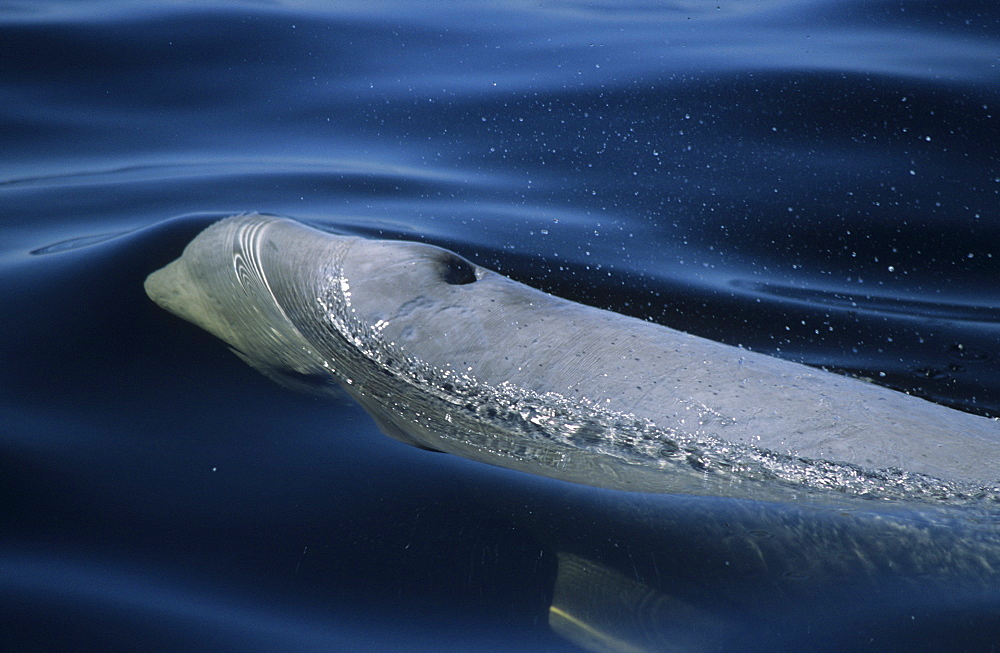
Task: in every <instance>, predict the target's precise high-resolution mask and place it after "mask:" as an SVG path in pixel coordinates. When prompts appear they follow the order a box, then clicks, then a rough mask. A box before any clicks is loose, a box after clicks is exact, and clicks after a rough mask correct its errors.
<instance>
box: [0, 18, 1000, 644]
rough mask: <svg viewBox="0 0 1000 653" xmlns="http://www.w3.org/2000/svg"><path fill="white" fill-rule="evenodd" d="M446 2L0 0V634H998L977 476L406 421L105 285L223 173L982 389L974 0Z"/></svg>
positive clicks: (848, 355)
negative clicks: (527, 469) (710, 458)
mask: <svg viewBox="0 0 1000 653" xmlns="http://www.w3.org/2000/svg"><path fill="white" fill-rule="evenodd" d="M486 4H487V3H478V2H440V3H439V2H430V1H424V2H398V3H397V2H380V1H377V0H373V1H368V2H357V3H355V2H340V3H324V2H310V1H308V0H302V1H300V2H294V1H293V2H276V3H260V2H250V1H247V2H242V3H241V2H214V3H184V2H141V3H140V2H135V3H131V2H99V1H95V2H86V3H83V2H45V1H37V0H33V1H27V0H23V1H16V0H15V1H10V0H8V1H7V2H4V3H3V4H2V5H0V284H2V285H0V288H2V290H0V316H2V318H0V349H2V353H0V361H2V362H0V501H2V504H0V510H2V511H0V649H4V650H11V651H28V650H101V651H112V650H122V651H125V650H164V651H168V650H234V651H250V650H262V651H266V650H274V651H289V650H324V651H329V650H366V651H369V650H384V651H390V650H392V651H396V650H413V651H439V650H470V651H471V650H474V651H507V650H545V651H580V650H591V651H607V650H651V651H652V650H677V651H751V650H753V651H764V650H797V651H843V650H872V651H887V650H892V651H895V650H908V651H914V650H927V651H945V650H947V651H990V650H997V648H1000V515H998V514H996V513H991V512H989V511H985V512H984V511H980V510H977V511H971V510H970V511H963V510H961V509H951V510H945V511H938V510H931V509H927V510H922V509H911V508H905V509H904V508H900V509H889V510H886V509H885V508H884V507H879V506H876V507H874V509H872V510H869V509H868V508H866V507H864V506H859V507H858V508H856V509H845V510H839V511H834V510H828V509H818V508H815V507H809V506H798V505H771V504H764V503H753V502H740V501H731V500H716V499H703V498H694V497H669V496H668V497H650V496H642V495H633V494H627V493H616V492H610V491H602V490H597V489H592V488H584V487H578V486H573V485H569V484H566V483H561V482H557V481H551V480H547V479H541V478H533V477H530V476H527V475H524V474H519V473H515V472H511V471H506V470H501V469H496V468H492V467H487V466H484V465H479V464H475V463H472V462H468V461H464V460H461V459H458V458H456V457H452V456H446V455H441V454H432V453H429V452H424V451H420V450H417V449H414V448H410V447H408V446H406V445H404V444H401V443H398V442H396V441H394V440H391V439H389V438H386V437H384V436H382V435H381V434H380V433H379V432H378V431H377V429H376V428H375V426H374V425H373V424H372V422H371V421H370V420H369V419H368V418H367V416H366V415H365V414H364V413H363V412H362V411H361V410H360V409H359V408H358V407H356V406H355V405H353V404H351V403H349V402H347V401H346V400H345V402H344V403H342V404H337V403H331V402H324V401H318V400H316V399H313V398H310V397H302V396H298V395H295V394H292V393H290V392H288V391H286V390H284V389H282V388H280V387H277V386H274V385H272V384H271V383H270V382H269V381H267V380H266V379H264V378H263V377H261V376H259V375H258V374H257V373H256V372H254V371H253V370H251V369H250V368H248V367H246V366H245V365H244V364H243V363H242V362H240V361H239V360H237V359H236V358H235V357H234V356H232V355H231V354H230V353H229V352H228V351H227V350H226V349H225V347H224V346H222V344H221V343H219V342H217V341H215V340H214V339H212V337H211V336H209V335H207V334H206V333H204V332H201V331H199V330H198V329H196V328H195V327H192V326H190V325H188V324H186V323H182V322H181V321H179V320H178V319H176V318H174V317H172V316H170V315H169V314H167V313H165V312H164V311H162V310H160V309H159V308H157V307H156V306H155V305H153V304H152V302H150V301H149V300H148V299H147V298H146V297H145V295H144V293H143V290H142V281H143V279H144V278H145V276H146V275H147V274H148V273H149V272H151V271H152V270H154V269H156V268H158V267H159V266H161V265H163V264H164V263H166V262H167V261H169V260H171V259H173V258H175V257H176V256H177V255H178V254H179V253H180V250H181V248H182V247H183V246H184V244H185V243H186V242H187V241H188V240H190V239H191V238H192V237H193V236H194V235H195V234H196V233H197V232H198V231H199V230H200V229H202V228H204V227H205V226H206V225H208V224H210V223H211V222H212V221H213V220H215V219H217V218H219V217H222V216H225V215H229V214H232V213H237V212H243V211H254V210H256V211H263V212H270V213H277V214H282V215H287V216H290V217H294V218H297V219H300V220H304V221H307V222H310V223H312V224H315V225H317V226H320V227H323V228H326V229H329V230H333V231H338V232H344V233H356V234H364V235H377V236H382V237H391V238H397V237H398V238H409V239H417V240H423V241H427V242H433V243H436V244H439V245H443V246H446V247H449V248H451V249H454V250H456V251H458V252H460V253H462V254H463V255H465V256H467V257H468V258H470V259H472V260H474V261H475V262H477V263H480V264H482V265H485V266H487V267H491V268H494V269H497V270H499V271H501V272H503V273H505V274H507V275H509V276H511V277H514V278H516V279H518V280H520V281H523V282H525V283H529V284H531V285H534V286H536V287H540V288H543V289H545V290H548V291H550V292H553V293H555V294H558V295H561V296H564V297H568V298H571V299H575V300H578V301H582V302H586V303H590V304H594V305H597V306H600V307H602V308H608V309H612V310H615V311H619V312H623V313H627V314H631V315H635V316H639V317H642V318H647V319H650V320H654V321H657V322H661V323H663V324H667V325H670V326H673V327H675V328H679V329H683V330H687V331H690V332H693V333H697V334H700V335H704V336H706V337H710V338H713V339H717V340H721V341H724V342H728V343H731V344H740V345H743V346H745V347H749V348H752V349H755V350H758V351H763V352H767V353H772V354H775V355H779V356H782V357H785V358H789V359H792V360H797V361H802V362H806V363H810V364H814V365H820V366H824V367H826V368H828V369H833V370H838V371H843V372H846V373H850V374H855V375H859V376H862V377H865V378H870V379H872V380H874V381H875V382H878V383H883V384H886V385H889V386H891V387H893V388H897V389H900V390H904V391H907V392H910V393H913V394H917V395H920V396H923V397H926V398H930V399H932V400H935V401H938V402H941V403H944V404H947V405H950V406H953V407H956V408H959V409H962V410H967V411H971V412H975V413H979V414H983V415H990V416H996V415H1000V292H998V290H997V279H998V278H1000V246H998V243H1000V12H998V10H997V8H996V5H995V3H993V2H985V1H968V2H948V3H934V2H916V1H913V2H869V1H861V0H851V1H846V0H845V1H833V0H826V1H809V2H801V1H800V2H783V1H780V0H770V1H766V2H757V1H755V2H750V1H745V2H730V1H725V0H724V1H722V2H712V3H700V2H642V1H638V0H637V1H636V2H631V3H618V2H602V1H594V2H583V1H580V2H571V1H563V2H559V1H547V2H538V3H521V2H514V1H508V2H499V3H490V4H488V5H487V6H484V5H486ZM998 432H1000V431H998ZM998 437H1000V436H998ZM550 624H551V625H550Z"/></svg>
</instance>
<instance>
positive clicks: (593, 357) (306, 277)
mask: <svg viewBox="0 0 1000 653" xmlns="http://www.w3.org/2000/svg"><path fill="white" fill-rule="evenodd" d="M145 288H146V292H147V294H148V295H149V297H150V298H151V299H152V300H153V301H155V302H156V303H157V304H159V305H160V306H161V307H163V308H165V309H166V310H168V311H170V312H171V313H174V314H176V315H178V316H179V317H181V318H184V319H186V320H188V321H190V322H193V323H194V324H196V325H198V326H200V327H202V328H203V329H205V330H207V331H208V332H210V333H212V334H214V335H215V336H217V337H219V338H220V339H222V340H223V341H224V342H226V343H227V344H228V345H229V347H230V348H231V349H232V350H233V351H234V352H235V353H236V354H237V355H239V356H240V357H241V358H242V359H243V360H245V361H246V362H247V363H249V364H250V365H251V366H253V367H254V368H256V369H258V370H259V371H261V372H263V373H264V374H266V375H268V376H269V377H271V378H273V379H275V380H277V381H279V382H281V383H283V384H285V385H289V386H292V387H300V388H305V389H309V390H313V391H317V390H318V391H321V392H322V391H325V390H331V391H337V390H336V389H337V388H338V387H339V388H343V389H344V390H346V391H347V393H349V394H350V395H351V396H352V397H353V398H355V399H356V400H357V401H358V402H359V403H360V404H361V405H362V406H363V407H364V408H365V409H366V410H367V411H368V412H369V414H371V416H372V417H373V418H374V419H375V421H376V423H377V424H378V426H379V428H380V429H381V430H382V431H383V432H384V433H385V434H386V435H389V436H391V437H394V438H396V439H398V440H401V441H403V442H406V443H409V444H412V445H415V446H418V447H422V448H425V449H431V450H437V451H443V452H448V453H453V454H457V455H460V456H464V457H466V458H469V459H472V460H477V461H481V462H486V463H491V464H494V465H499V466H502V467H506V468H510V469H515V470H520V471H525V472H530V473H534V474H540V475H544V476H548V477H552V478H557V479H562V480H567V481H572V482H577V483H583V484H587V485H593V486H599V487H604V488H612V489H620V490H632V491H642V492H660V493H676V494H695V495H708V496H722V497H736V498H749V499H762V500H788V499H789V498H801V497H803V496H828V495H829V496H838V497H862V498H881V499H899V500H915V501H921V502H923V501H930V502H937V503H950V502H966V501H976V502H980V501H986V502H987V503H990V504H993V505H995V502H996V501H997V497H998V496H1000V490H998V488H1000V422H998V421H996V420H992V419H989V418H985V417H979V416H975V415H971V414H968V413H964V412H961V411H957V410H953V409H950V408H947V407H944V406H941V405H938V404H934V403H931V402H929V401H925V400H923V399H920V398H917V397H912V396H909V395H906V394H903V393H899V392H896V391H893V390H889V389H887V388H883V387H880V386H877V385H874V384H870V383H866V382H863V381H859V380H855V379H851V378H848V377H844V376H840V375H836V374H833V373H829V372H825V371H822V370H818V369H814V368H811V367H808V366H805V365H802V364H798V363H794V362H790V361H784V360H780V359H776V358H773V357H770V356H766V355H763V354H758V353H754V352H751V351H748V350H745V349H741V348H737V347H732V346H729V345H724V344H721V343H717V342H714V341H710V340H706V339H704V338H700V337H697V336H694V335H690V334H687V333H683V332H680V331H677V330H674V329H670V328H668V327H665V326H661V325H656V324H652V323H649V322H646V321H643V320H639V319H635V318H631V317H627V316H624V315H620V314H617V313H612V312H609V311H604V310H601V309H597V308H593V307H589V306H584V305H581V304H578V303H575V302H571V301H568V300H564V299H560V298H557V297H554V296H552V295H549V294H546V293H544V292H542V291H539V290H536V289H534V288H531V287H529V286H526V285H523V284H521V283H518V282H515V281H513V280H511V279H508V278H506V277H504V276H502V275H500V274H497V273H495V272H492V271H490V270H487V269H485V268H482V267H480V266H477V265H475V264H473V263H470V262H469V261H467V260H465V259H463V258H461V257H459V256H458V255H457V254H454V253H452V252H450V251H447V250H444V249H441V248H438V247H434V246H431V245H425V244H419V243H413V242H404V241H385V240H371V239H366V238H361V237H354V236H341V235H334V234H330V233H326V232H323V231H319V230H316V229H313V228H311V227H308V226H305V225H303V224H301V223H298V222H295V221H293V220H289V219H284V218H278V217H273V216H267V215H259V214H251V215H240V216H234V217H231V218H227V219H224V220H222V221H219V222H217V223H215V224H213V225H211V226H210V227H208V228H207V229H206V230H204V231H203V232H202V233H201V234H199V235H198V236H197V237H196V238H195V239H194V240H193V241H192V242H191V243H190V244H189V245H188V246H187V247H186V248H185V250H184V253H183V255H182V256H181V257H180V258H178V259H177V260H176V261H174V262H172V263H170V264H169V265H167V266H166V267H164V268H162V269H161V270H158V271H156V272H154V273H152V274H151V275H149V277H148V278H147V280H146V283H145ZM338 392H339V391H338Z"/></svg>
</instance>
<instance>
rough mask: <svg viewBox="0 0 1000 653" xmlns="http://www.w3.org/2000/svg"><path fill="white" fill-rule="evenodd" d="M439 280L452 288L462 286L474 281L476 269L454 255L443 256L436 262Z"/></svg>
mask: <svg viewBox="0 0 1000 653" xmlns="http://www.w3.org/2000/svg"><path fill="white" fill-rule="evenodd" d="M438 270H439V271H440V273H441V280H442V281H444V282H445V283H447V284H449V285H452V286H463V285H465V284H467V283H473V282H475V281H477V279H476V268H475V266H474V265H472V263H469V262H468V261H466V260H465V259H462V258H459V257H457V256H455V255H454V254H445V255H443V256H442V257H441V258H440V259H439V260H438Z"/></svg>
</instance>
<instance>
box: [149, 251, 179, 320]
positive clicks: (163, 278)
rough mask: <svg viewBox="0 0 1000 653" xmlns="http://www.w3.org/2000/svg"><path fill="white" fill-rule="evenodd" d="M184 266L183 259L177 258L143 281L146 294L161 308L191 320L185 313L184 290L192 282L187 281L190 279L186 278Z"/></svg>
mask: <svg viewBox="0 0 1000 653" xmlns="http://www.w3.org/2000/svg"><path fill="white" fill-rule="evenodd" d="M183 267H186V266H185V265H184V261H183V259H177V260H176V261H173V262H172V263H169V264H167V265H166V266H164V267H162V268H160V269H159V270H157V271H156V272H153V273H152V274H150V275H149V276H147V277H146V281H145V282H144V283H143V288H144V289H145V291H146V295H148V296H149V298H150V299H152V300H153V301H154V302H156V304H157V305H158V306H159V307H160V308H163V309H166V310H167V311H169V312H171V313H173V314H175V315H178V316H180V317H183V318H184V319H186V320H190V318H189V317H188V316H187V315H186V314H185V313H186V310H185V309H186V302H184V301H183V297H184V295H185V294H186V293H185V292H184V291H185V289H186V288H189V287H190V284H189V283H186V282H187V281H188V279H185V278H184V277H186V276H187V275H186V274H185V272H186V271H185V270H182V268H183Z"/></svg>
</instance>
